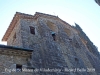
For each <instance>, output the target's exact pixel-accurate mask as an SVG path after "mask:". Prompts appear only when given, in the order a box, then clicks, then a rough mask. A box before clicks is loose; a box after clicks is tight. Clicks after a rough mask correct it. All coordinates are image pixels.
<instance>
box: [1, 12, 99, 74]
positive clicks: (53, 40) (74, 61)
mask: <svg viewBox="0 0 100 75" xmlns="http://www.w3.org/2000/svg"><path fill="white" fill-rule="evenodd" d="M75 25H76V26H71V25H70V24H68V23H67V22H65V21H63V20H61V19H60V18H59V17H58V16H53V15H49V14H44V13H40V12H36V13H35V15H29V14H24V13H20V12H16V14H15V16H14V17H13V20H12V22H11V23H10V26H9V27H8V29H7V31H6V33H5V35H4V37H3V39H2V41H7V45H8V46H14V47H20V48H26V49H32V50H33V52H32V56H31V58H30V61H28V64H27V65H30V66H31V67H33V68H34V71H33V72H32V75H100V54H99V52H98V50H97V48H96V46H95V45H94V44H93V43H92V42H91V41H90V40H89V38H88V37H87V36H86V34H85V33H84V32H83V31H82V29H81V28H80V26H79V25H78V24H75ZM21 65H22V64H21ZM23 75H24V74H23ZM28 75H31V74H28Z"/></svg>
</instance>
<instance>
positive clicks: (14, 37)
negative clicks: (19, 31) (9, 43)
mask: <svg viewBox="0 0 100 75" xmlns="http://www.w3.org/2000/svg"><path fill="white" fill-rule="evenodd" d="M15 39H16V33H15V34H14V36H13V41H14V40H15Z"/></svg>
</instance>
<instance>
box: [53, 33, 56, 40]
mask: <svg viewBox="0 0 100 75" xmlns="http://www.w3.org/2000/svg"><path fill="white" fill-rule="evenodd" d="M52 37H53V40H54V41H55V40H56V34H55V32H52Z"/></svg>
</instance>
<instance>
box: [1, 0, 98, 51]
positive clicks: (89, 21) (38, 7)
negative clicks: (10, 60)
mask: <svg viewBox="0 0 100 75" xmlns="http://www.w3.org/2000/svg"><path fill="white" fill-rule="evenodd" d="M16 11H18V12H22V13H26V14H32V15H34V14H35V12H42V13H46V14H51V15H56V16H58V17H60V18H61V19H62V20H64V21H66V22H68V23H69V24H71V25H74V22H75V23H77V24H79V25H80V27H81V28H82V29H83V31H84V32H85V33H86V34H87V36H88V37H89V38H90V40H91V41H92V42H93V43H94V44H95V45H96V46H97V47H98V50H99V51H100V45H99V44H100V6H98V5H97V4H96V3H95V1H94V0H0V40H1V39H2V37H3V35H4V34H5V31H6V30H7V28H8V26H9V24H10V22H11V21H12V18H13V16H14V14H15V13H16ZM0 44H5V43H3V42H0Z"/></svg>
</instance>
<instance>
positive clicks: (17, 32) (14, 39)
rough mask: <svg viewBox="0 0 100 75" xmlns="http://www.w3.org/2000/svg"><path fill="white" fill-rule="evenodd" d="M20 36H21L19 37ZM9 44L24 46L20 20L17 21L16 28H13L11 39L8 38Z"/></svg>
mask: <svg viewBox="0 0 100 75" xmlns="http://www.w3.org/2000/svg"><path fill="white" fill-rule="evenodd" d="M19 36H20V37H19ZM7 45H8V46H16V47H22V45H23V44H22V38H21V25H20V20H19V21H18V22H17V23H16V25H15V27H14V29H13V30H12V32H11V34H10V36H9V39H8V40H7Z"/></svg>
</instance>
